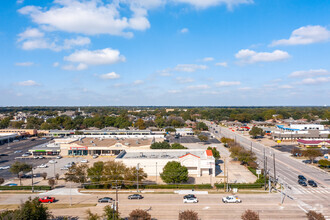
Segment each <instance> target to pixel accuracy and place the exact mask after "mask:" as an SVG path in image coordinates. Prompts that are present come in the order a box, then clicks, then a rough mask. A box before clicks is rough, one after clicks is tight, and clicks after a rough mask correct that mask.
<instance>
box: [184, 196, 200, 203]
mask: <svg viewBox="0 0 330 220" xmlns="http://www.w3.org/2000/svg"><path fill="white" fill-rule="evenodd" d="M197 202H198V199H197V198H194V197H188V198H184V199H183V203H197Z"/></svg>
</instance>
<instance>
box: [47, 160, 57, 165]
mask: <svg viewBox="0 0 330 220" xmlns="http://www.w3.org/2000/svg"><path fill="white" fill-rule="evenodd" d="M48 163H52V164H54V163H57V161H56V160H50V161H49V162H48Z"/></svg>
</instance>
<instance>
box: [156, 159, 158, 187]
mask: <svg viewBox="0 0 330 220" xmlns="http://www.w3.org/2000/svg"><path fill="white" fill-rule="evenodd" d="M157 174H158V173H157V162H156V184H157Z"/></svg>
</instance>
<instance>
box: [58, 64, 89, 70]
mask: <svg viewBox="0 0 330 220" xmlns="http://www.w3.org/2000/svg"><path fill="white" fill-rule="evenodd" d="M87 68H88V66H87V65H86V64H85V63H79V64H78V65H76V66H75V65H73V64H69V65H64V66H62V69H64V70H77V71H79V70H85V69H87Z"/></svg>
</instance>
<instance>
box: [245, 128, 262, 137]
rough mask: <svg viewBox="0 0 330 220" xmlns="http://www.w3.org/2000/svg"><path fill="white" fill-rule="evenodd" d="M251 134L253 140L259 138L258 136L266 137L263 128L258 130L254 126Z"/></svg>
mask: <svg viewBox="0 0 330 220" xmlns="http://www.w3.org/2000/svg"><path fill="white" fill-rule="evenodd" d="M249 134H250V135H251V136H252V138H257V137H258V136H262V137H263V136H264V135H265V132H264V130H262V129H261V128H258V127H256V126H254V127H253V128H252V129H251V130H250V131H249Z"/></svg>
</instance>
